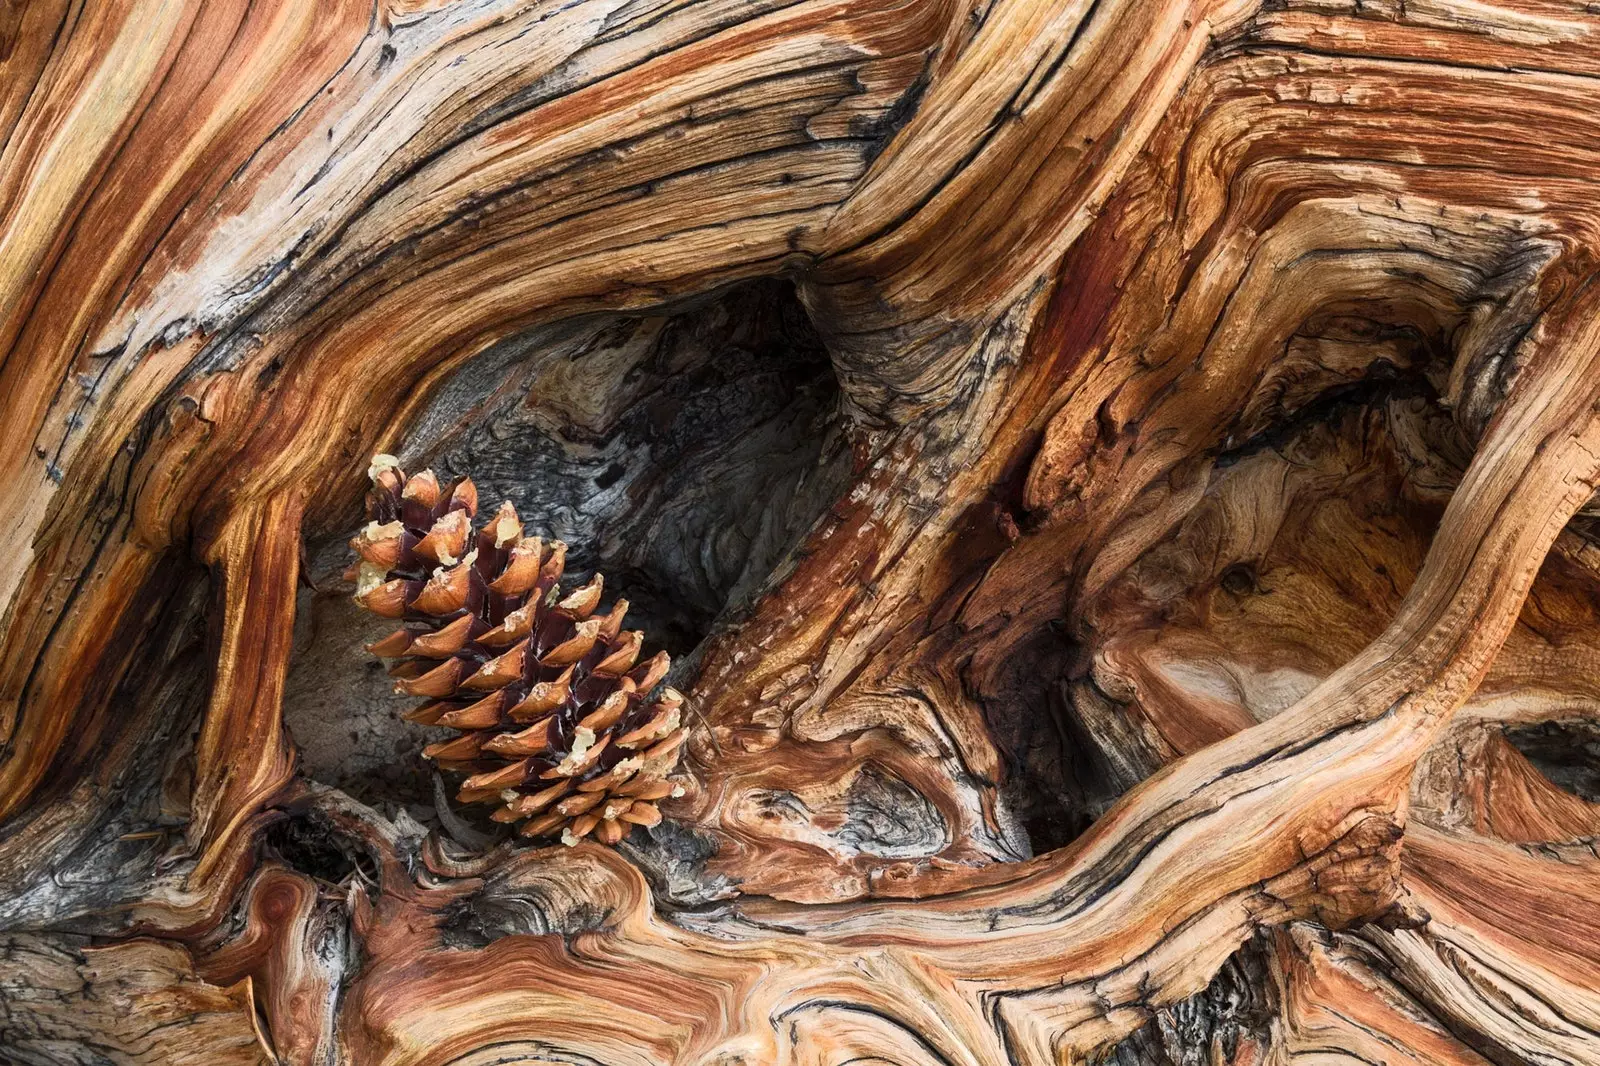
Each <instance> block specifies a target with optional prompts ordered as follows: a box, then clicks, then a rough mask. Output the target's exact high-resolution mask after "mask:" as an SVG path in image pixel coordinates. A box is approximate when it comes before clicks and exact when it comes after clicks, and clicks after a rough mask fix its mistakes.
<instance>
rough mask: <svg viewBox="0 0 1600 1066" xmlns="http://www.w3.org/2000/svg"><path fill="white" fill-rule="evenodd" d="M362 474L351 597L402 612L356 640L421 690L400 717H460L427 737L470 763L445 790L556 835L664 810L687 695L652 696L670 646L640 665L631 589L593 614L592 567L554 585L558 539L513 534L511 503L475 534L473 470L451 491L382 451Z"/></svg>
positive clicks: (454, 761) (431, 754)
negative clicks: (363, 511) (365, 481)
mask: <svg viewBox="0 0 1600 1066" xmlns="http://www.w3.org/2000/svg"><path fill="white" fill-rule="evenodd" d="M367 473H368V475H369V476H370V477H371V478H372V483H373V488H372V491H371V492H370V493H368V496H367V511H368V517H369V518H371V519H372V521H370V522H369V523H368V524H367V526H366V528H364V529H363V530H362V531H361V532H360V533H359V534H358V535H357V536H356V537H355V538H353V539H352V540H351V541H350V546H351V547H352V548H354V549H355V550H356V553H357V554H358V555H359V556H360V559H359V560H358V561H357V563H356V565H354V566H353V567H352V568H351V570H350V572H349V574H348V575H347V576H348V577H350V578H352V579H353V580H354V581H355V582H356V594H355V599H356V602H357V603H359V604H360V605H361V606H362V607H365V608H366V609H367V610H369V611H371V612H373V613H374V614H377V615H380V616H382V617H384V618H399V619H404V624H403V625H402V627H401V628H400V629H398V630H396V631H395V632H394V633H391V634H390V635H389V636H387V637H385V638H383V639H382V640H380V641H378V642H376V643H374V644H369V645H367V650H368V651H371V652H372V653H373V654H375V655H378V656H381V657H383V658H385V659H392V660H395V661H394V663H393V664H392V665H391V666H390V668H389V673H390V675H391V676H393V677H394V678H395V679H396V684H395V691H397V692H403V693H406V694H407V695H411V696H421V697H426V698H427V700H428V702H427V703H424V704H423V705H422V706H420V707H418V708H416V709H415V710H413V711H410V712H407V714H406V717H407V718H408V719H410V720H411V721H414V722H420V723H422V724H423V725H441V726H447V727H449V728H451V729H457V730H460V731H461V736H459V737H456V738H454V739H452V740H448V741H444V742H442V743H438V744H430V745H429V746H428V747H427V748H425V749H423V755H424V756H425V757H426V758H429V759H432V760H434V761H435V762H436V763H437V764H438V765H439V766H440V767H441V768H443V769H446V770H455V771H465V772H466V773H468V774H469V775H470V776H468V777H467V779H466V780H465V781H464V782H462V785H461V790H460V792H459V793H457V796H456V798H457V799H459V800H460V801H462V802H463V803H499V804H500V807H499V808H498V809H497V810H495V812H494V813H493V814H492V815H491V816H490V817H492V818H493V819H494V820H496V821H500V822H521V823H522V825H521V827H520V829H519V832H520V833H521V835H522V836H525V837H530V838H542V837H553V836H559V837H560V838H561V840H562V841H563V842H564V843H567V844H575V843H577V841H578V840H579V839H580V838H582V837H585V836H588V835H589V834H590V833H593V834H594V835H595V837H596V838H598V839H599V840H601V841H604V842H605V843H607V844H615V843H617V842H618V841H620V840H621V839H622V838H623V837H624V836H625V835H626V834H627V833H628V832H629V831H630V830H631V829H632V828H633V827H634V826H635V825H655V824H656V823H658V822H659V821H661V812H660V810H659V809H658V808H657V807H656V805H655V802H654V801H656V800H659V799H662V798H664V797H666V796H670V795H682V792H683V790H682V788H681V786H678V785H676V784H675V783H674V782H672V781H671V780H669V779H668V775H669V774H670V773H671V772H672V771H673V770H674V769H675V768H676V767H677V765H678V758H679V749H680V748H681V747H682V745H683V740H684V732H683V729H682V727H681V725H680V718H679V711H680V707H681V706H682V703H683V697H682V696H681V695H680V694H679V693H678V692H676V691H674V690H673V689H671V688H664V689H662V691H661V694H660V695H659V696H658V697H656V698H655V699H654V700H651V699H649V696H650V693H651V690H652V689H654V688H655V687H656V685H657V684H658V683H659V682H660V681H661V679H662V678H663V677H664V676H665V675H666V672H667V667H668V665H669V663H670V659H669V658H668V656H667V653H666V652H664V651H663V652H658V653H657V654H656V655H655V656H654V657H653V658H651V659H649V660H647V661H645V662H643V663H639V664H638V665H635V663H636V661H637V659H638V657H639V652H640V649H641V647H642V645H643V639H644V634H643V633H640V632H638V631H633V632H628V633H624V632H623V631H622V619H623V616H624V615H625V614H626V613H627V610H628V603H627V601H626V600H618V601H617V602H616V603H615V604H614V605H613V606H612V608H611V610H610V612H609V613H607V614H603V615H597V614H595V609H596V608H597V607H598V606H599V605H600V591H601V583H602V581H601V577H600V575H599V574H595V575H594V577H592V578H591V579H590V580H589V581H588V583H587V584H585V585H583V586H582V587H580V588H577V589H574V590H573V591H571V592H569V593H567V594H566V595H565V596H562V594H561V591H560V587H559V586H558V585H557V584H556V582H557V581H558V580H559V579H560V577H561V571H562V567H563V565H564V563H565V559H566V552H567V546H566V545H565V544H563V543H562V542H561V541H559V540H552V541H550V542H548V543H546V542H544V541H542V540H541V539H540V538H538V537H525V536H523V535H522V523H521V522H520V521H519V520H518V518H517V512H516V508H514V507H512V506H511V504H510V503H509V502H507V503H503V504H501V505H500V510H499V511H498V512H497V513H496V514H495V516H494V517H493V518H492V519H490V520H489V522H488V523H487V524H486V525H485V526H484V527H483V528H482V529H481V530H478V531H477V532H476V534H474V531H473V522H472V520H473V517H474V516H475V515H476V513H477V508H478V490H477V488H476V487H475V486H474V485H473V484H472V482H471V480H470V479H465V478H463V479H462V480H461V481H459V482H457V483H456V484H455V485H453V486H451V488H450V489H449V491H448V492H447V491H445V489H444V488H442V487H441V486H440V484H439V482H438V479H437V478H435V477H434V474H433V471H431V470H424V471H423V472H422V473H420V474H416V475H414V476H412V477H411V478H410V479H409V480H408V479H407V478H406V476H405V474H404V472H403V471H402V470H401V469H400V465H399V463H398V462H397V461H396V460H395V459H394V458H393V457H392V456H387V455H380V456H377V457H376V458H374V459H373V461H372V466H371V468H370V469H368V471H367Z"/></svg>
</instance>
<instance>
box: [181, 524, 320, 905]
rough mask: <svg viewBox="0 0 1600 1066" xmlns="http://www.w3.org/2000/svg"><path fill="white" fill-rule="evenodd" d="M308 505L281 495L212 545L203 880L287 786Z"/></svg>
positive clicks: (200, 794)
mask: <svg viewBox="0 0 1600 1066" xmlns="http://www.w3.org/2000/svg"><path fill="white" fill-rule="evenodd" d="M302 513H303V512H302V504H301V501H300V499H299V498H298V497H297V496H293V495H285V496H280V497H275V498H273V499H270V500H267V501H265V502H264V503H263V504H261V505H259V506H258V507H254V508H251V509H248V510H246V511H244V512H243V513H242V514H240V515H238V516H237V517H236V518H235V519H234V521H233V522H232V523H231V524H230V525H229V526H228V527H227V528H226V529H224V530H223V531H222V532H221V533H220V534H219V536H218V537H217V539H216V540H215V541H214V542H213V544H212V546H211V561H212V565H213V568H214V574H215V579H216V585H217V590H218V600H219V603H220V612H219V613H220V615H221V617H220V619H219V622H220V625H219V629H220V639H221V646H220V647H219V648H218V651H217V660H216V668H215V675H214V677H213V679H212V685H211V705H210V708H209V709H208V710H207V712H206V716H205V721H204V723H203V725H202V727H201V730H200V737H199V740H198V741H197V742H196V747H195V763H196V768H195V794H194V818H193V821H192V822H191V823H190V825H189V831H188V835H189V840H190V843H191V844H192V845H193V846H194V847H195V848H196V849H197V850H198V851H200V852H201V853H202V857H201V860H200V863H199V865H198V866H197V868H196V870H195V873H194V877H195V879H196V880H197V881H199V882H202V883H203V882H204V881H205V879H206V877H207V875H208V874H209V873H210V872H211V871H212V870H214V869H216V868H217V866H218V864H219V863H220V862H222V860H223V857H224V856H225V855H227V854H228V852H229V844H230V837H231V835H232V834H234V833H237V832H239V831H240V830H241V829H242V828H243V827H244V825H245V824H246V823H247V822H248V821H249V819H250V818H251V817H252V816H253V815H255V814H256V812H257V811H258V810H259V809H260V807H261V805H262V804H263V803H264V802H266V801H267V799H268V798H269V797H271V796H272V795H273V794H274V793H276V792H277V791H278V790H279V789H280V788H282V787H283V785H284V784H285V783H287V781H288V780H289V774H290V772H291V770H292V769H293V756H292V754H291V752H290V751H289V749H288V746H287V745H286V744H285V742H284V737H283V716H282V713H281V709H280V705H281V702H282V696H283V678H284V673H285V672H286V670H287V669H288V665H289V644H290V639H291V635H292V632H293V629H294V608H295V589H296V587H297V583H298V579H299V576H300V537H299V529H300V521H301V516H302Z"/></svg>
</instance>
